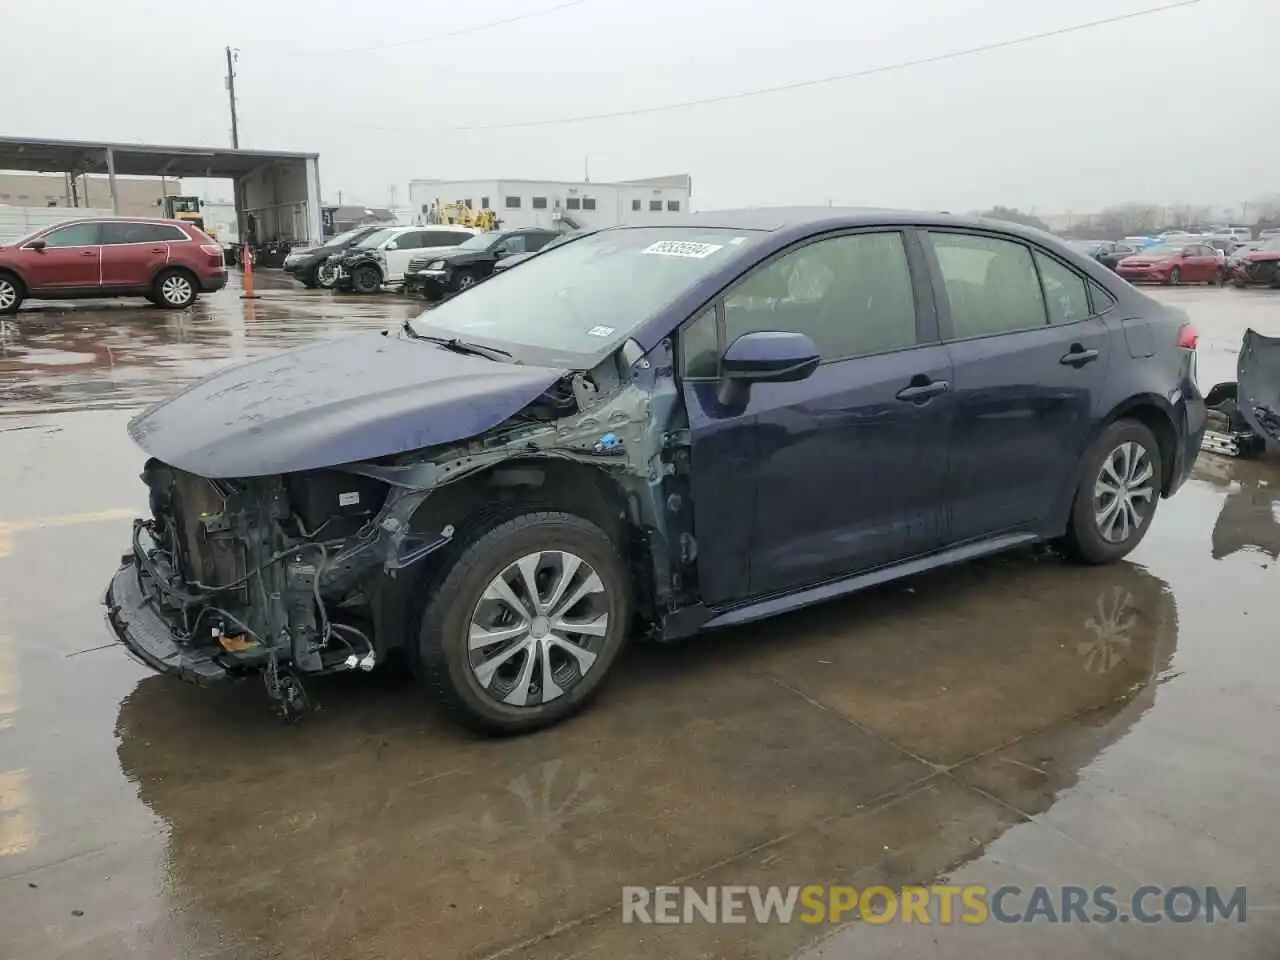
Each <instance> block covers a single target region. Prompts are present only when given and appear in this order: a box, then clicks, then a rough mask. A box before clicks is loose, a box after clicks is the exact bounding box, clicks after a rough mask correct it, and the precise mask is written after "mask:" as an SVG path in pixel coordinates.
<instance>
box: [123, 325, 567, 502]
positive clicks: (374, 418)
mask: <svg viewBox="0 0 1280 960" xmlns="http://www.w3.org/2000/svg"><path fill="white" fill-rule="evenodd" d="M566 373H568V371H567V370H556V369H551V368H548V367H531V366H525V365H522V364H513V363H498V362H495V361H493V360H488V359H485V358H483V357H471V356H465V355H462V354H457V353H453V352H451V351H448V350H445V349H443V348H441V347H438V346H436V345H435V344H432V343H428V342H426V341H420V340H413V339H410V338H409V337H407V336H403V335H395V334H387V335H385V336H384V335H383V334H381V333H368V334H356V335H354V336H350V337H342V338H339V339H337V340H328V341H325V342H322V343H317V344H313V345H310V346H306V347H300V348H298V349H295V350H287V351H284V352H283V353H279V354H275V355H272V356H268V357H263V358H260V359H257V360H251V361H249V362H248V363H245V364H241V365H238V366H235V367H232V368H229V369H226V370H221V371H219V372H217V373H215V374H213V375H212V376H209V377H206V378H205V379H203V380H200V381H199V382H197V383H195V384H192V385H191V386H190V387H188V388H187V389H186V390H184V391H182V392H181V393H179V394H178V395H177V396H175V397H172V398H170V399H168V400H165V401H163V402H161V403H158V404H156V405H155V406H154V407H152V408H150V409H149V410H146V411H145V412H143V413H141V414H139V415H138V416H137V417H135V418H134V419H133V420H132V421H130V423H129V435H130V436H131V437H132V438H133V439H134V441H135V442H136V443H137V444H138V446H140V447H141V448H142V449H143V450H144V451H145V452H146V453H148V454H150V455H151V456H153V457H156V458H157V459H159V460H161V461H163V462H165V463H168V464H171V465H172V466H175V467H178V468H179V469H182V470H187V471H189V472H191V473H195V474H199V475H200V476H205V477H212V478H228V479H229V478H236V477H256V476H269V475H272V474H280V473H293V472H296V471H299V470H313V469H317V468H319V467H328V466H335V465H337V464H343V463H352V462H354V461H358V460H368V459H371V458H374V457H382V456H387V455H390V454H395V453H404V452H407V451H411V450H417V449H420V448H422V447H429V446H433V445H435V444H439V443H451V442H455V441H458V440H466V439H469V438H471V437H474V436H477V435H479V434H481V433H484V432H485V431H486V430H489V429H491V428H493V427H495V426H497V425H498V424H499V423H501V422H502V421H503V420H505V419H507V417H509V416H511V415H512V414H514V413H517V412H518V411H519V410H521V409H522V408H523V407H525V406H526V405H527V404H528V403H529V402H530V401H532V400H534V399H535V398H536V397H538V395H539V394H541V393H542V392H543V391H544V390H546V389H547V388H548V387H550V386H551V385H552V384H553V383H555V382H556V381H557V380H558V379H560V377H562V376H564V375H565V374H566Z"/></svg>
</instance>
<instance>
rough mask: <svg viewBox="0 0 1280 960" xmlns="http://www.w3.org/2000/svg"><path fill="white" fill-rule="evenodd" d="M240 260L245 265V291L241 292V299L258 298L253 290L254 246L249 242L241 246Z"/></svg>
mask: <svg viewBox="0 0 1280 960" xmlns="http://www.w3.org/2000/svg"><path fill="white" fill-rule="evenodd" d="M240 262H241V264H242V265H243V267H244V293H242V294H240V299H241V300H257V299H259V298H258V295H257V294H256V293H255V292H254V290H253V247H251V246H249V244H247V243H246V244H245V245H244V246H243V247H241V248H240Z"/></svg>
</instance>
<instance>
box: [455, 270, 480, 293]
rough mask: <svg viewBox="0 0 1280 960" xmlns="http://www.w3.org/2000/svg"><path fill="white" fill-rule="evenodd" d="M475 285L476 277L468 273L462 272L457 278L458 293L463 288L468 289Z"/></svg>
mask: <svg viewBox="0 0 1280 960" xmlns="http://www.w3.org/2000/svg"><path fill="white" fill-rule="evenodd" d="M475 285H476V278H475V277H473V276H472V275H471V274H469V273H464V274H463V275H462V276H460V277H459V278H458V292H459V293H461V292H462V291H463V290H470V289H471V288H472V287H474V286H475Z"/></svg>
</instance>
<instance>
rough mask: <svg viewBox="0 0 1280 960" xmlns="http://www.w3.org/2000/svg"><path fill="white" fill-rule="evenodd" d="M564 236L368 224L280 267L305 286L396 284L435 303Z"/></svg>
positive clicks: (363, 288)
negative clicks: (436, 300)
mask: <svg viewBox="0 0 1280 960" xmlns="http://www.w3.org/2000/svg"><path fill="white" fill-rule="evenodd" d="M569 236H571V235H570V234H564V233H561V232H559V231H556V230H546V229H538V228H521V229H512V230H491V231H481V230H478V229H476V228H474V227H464V226H458V225H455V224H433V225H427V226H395V227H387V226H382V225H371V226H364V227H357V228H356V229H354V230H349V231H347V232H346V233H343V234H340V235H338V236H336V237H333V238H332V239H330V240H328V241H327V242H326V243H324V244H323V245H322V246H319V247H312V248H308V249H302V250H294V251H292V252H291V253H290V254H289V256H288V257H287V258H286V259H285V261H284V270H285V272H286V273H288V274H289V275H290V276H292V277H294V278H295V279H297V280H298V281H300V282H301V283H302V284H304V285H305V286H307V287H313V288H315V287H323V288H333V289H338V290H346V291H350V292H353V293H375V292H377V291H379V290H381V289H383V288H384V287H386V286H399V287H401V288H402V289H403V290H404V292H405V293H407V294H410V295H418V296H423V297H426V298H427V299H432V300H435V299H441V298H443V297H445V296H448V295H450V294H454V293H460V292H462V291H463V290H467V289H469V288H470V287H473V286H475V285H476V284H477V283H479V282H480V281H482V280H485V279H487V278H488V277H490V276H492V275H493V274H494V273H495V272H499V271H501V270H504V269H507V268H509V267H511V266H512V265H514V264H516V263H518V262H520V261H521V260H524V259H526V258H527V257H530V256H532V255H533V254H534V253H537V252H538V251H539V250H542V249H544V248H545V247H547V246H549V245H551V244H553V243H556V242H561V241H563V240H564V239H565V238H567V237H569Z"/></svg>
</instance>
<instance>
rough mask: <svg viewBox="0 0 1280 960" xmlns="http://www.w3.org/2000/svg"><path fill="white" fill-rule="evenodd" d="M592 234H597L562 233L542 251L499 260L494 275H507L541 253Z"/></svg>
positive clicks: (577, 231)
mask: <svg viewBox="0 0 1280 960" xmlns="http://www.w3.org/2000/svg"><path fill="white" fill-rule="evenodd" d="M592 233H595V231H594V230H574V231H571V232H570V233H562V234H560V236H558V237H556V238H555V239H554V240H552V241H551V242H550V243H548V244H547V245H546V246H545V247H543V248H542V249H541V250H532V251H530V252H529V253H513V254H511V255H510V256H507V257H502V258H501V259H500V260H498V262H497V263H495V264H494V265H493V274H492V275H493V276H495V277H496V276H497V275H498V274H500V273H506V272H507V271H508V270H510V269H511V268H512V267H514V266H517V265H518V264H521V263H524V262H525V261H526V260H528V259H529V258H530V257H533V256H537V255H538V254H539V253H546V252H547V251H548V250H554V249H555V248H556V247H562V246H564V245H565V244H566V243H572V242H573V241H574V240H578V239H580V238H582V237H586V236H589V235H591V234H592Z"/></svg>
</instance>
